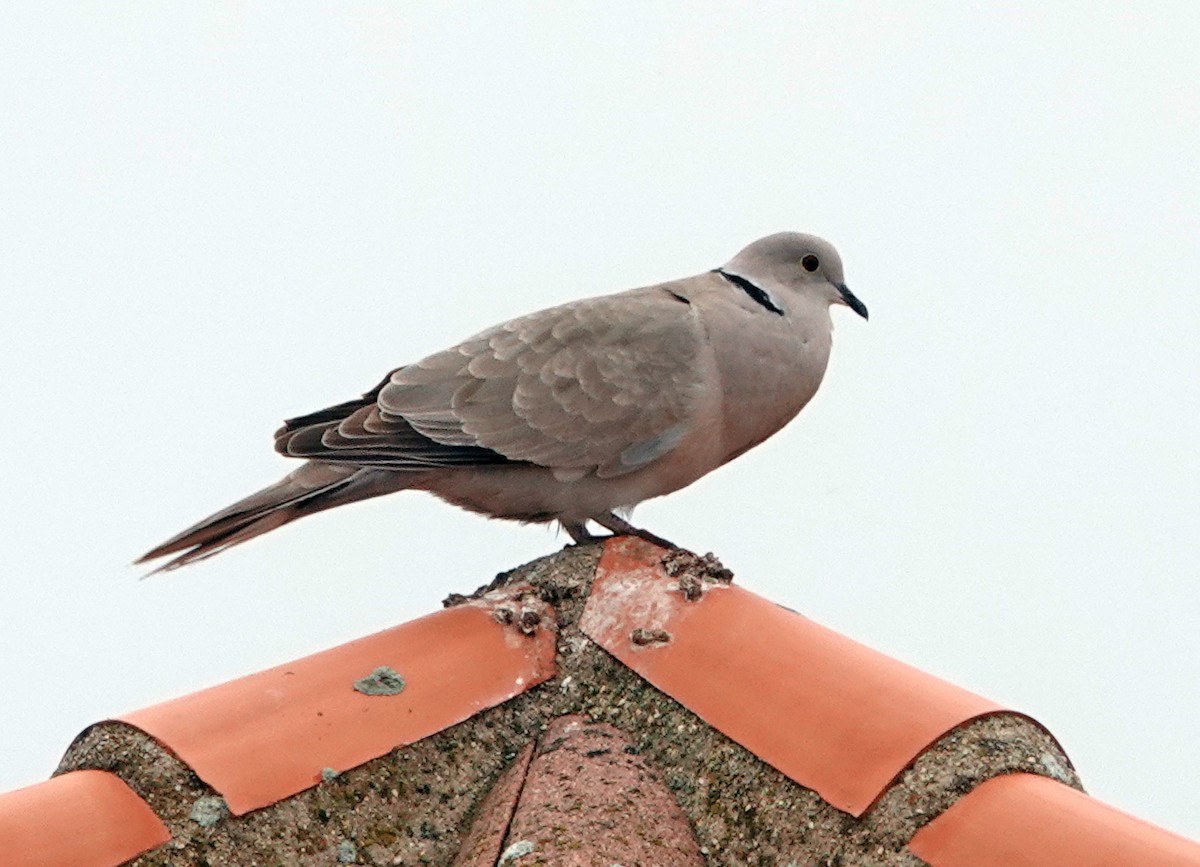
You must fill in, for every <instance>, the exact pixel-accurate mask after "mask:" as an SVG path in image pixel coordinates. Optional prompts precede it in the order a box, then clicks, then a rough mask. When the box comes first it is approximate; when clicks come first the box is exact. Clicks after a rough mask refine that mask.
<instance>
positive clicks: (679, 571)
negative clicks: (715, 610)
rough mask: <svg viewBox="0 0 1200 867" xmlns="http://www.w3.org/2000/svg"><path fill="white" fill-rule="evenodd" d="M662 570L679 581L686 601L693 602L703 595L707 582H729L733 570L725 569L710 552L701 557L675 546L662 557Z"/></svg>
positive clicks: (680, 589) (731, 578)
mask: <svg viewBox="0 0 1200 867" xmlns="http://www.w3.org/2000/svg"><path fill="white" fill-rule="evenodd" d="M661 562H662V567H663V571H664V572H666V573H667V575H668V576H669V577H671V578H675V579H677V580H678V582H679V591H680V592H681V593H682V594H683V598H684V599H686V600H687V601H688V602H695V601H697V600H698V599H699V598H700V597H701V596H703V595H704V590H705V585H707V584H729V583H731V582H732V581H733V572H731V571H730V570H728V569H726V568H725V566H724V565H723V564H722V563H721V561H720V560H718V559H717V558H716V556H715V555H714V554H712V553H711V552H710V553H708V554H705V555H704V556H703V557H701V556H699V555H697V554H693V553H692V552H691V551H685V550H683V549H682V548H675V549H674V550H671V551H668V552H667V553H666V554H664V555H663V557H662V561H661Z"/></svg>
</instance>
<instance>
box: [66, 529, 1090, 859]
mask: <svg viewBox="0 0 1200 867" xmlns="http://www.w3.org/2000/svg"><path fill="white" fill-rule="evenodd" d="M599 554H600V548H599V546H598V545H588V546H578V547H571V548H567V549H566V550H564V551H562V552H560V553H558V554H555V555H552V556H550V557H545V558H543V559H541V560H537V561H535V562H533V563H530V564H528V565H527V566H524V567H521V568H520V569H518V570H513V571H512V572H510V573H504V574H503V575H501V576H498V580H497V581H496V582H493V584H492V585H489V587H495V586H503V584H505V583H523V582H524V583H529V584H531V585H533V587H534V588H536V592H537V593H538V594H539V595H540V596H541V597H542V598H543V599H545V600H546V601H547V602H550V603H551V604H553V605H555V607H556V609H557V613H558V622H559V632H558V636H557V638H558V664H559V674H558V676H557V677H555V678H553V679H551V680H549V681H547V682H546V683H544V684H541V685H540V686H538V687H535V688H533V689H531V690H529V691H527V692H525V693H523V694H522V695H520V696H517V697H516V698H514V699H512V700H510V701H508V702H506V703H504V704H503V705H500V706H499V707H495V708H492V709H491V710H488V711H485V712H483V713H480V714H478V715H476V716H475V717H472V718H471V719H469V720H467V721H465V722H463V723H460V724H459V725H457V726H454V727H452V728H450V729H447V730H446V731H444V732H441V733H439V734H437V735H434V736H432V737H429V738H426V739H424V740H422V741H420V742H418V743H416V744H413V745H411V746H408V747H403V748H400V749H397V750H395V751H393V752H391V753H389V754H388V755H385V756H383V757H382V758H379V759H376V760H374V761H371V762H368V763H366V764H365V765H362V766H360V767H358V768H353V769H350V770H347V771H344V772H342V773H341V774H340V775H339V776H338V777H337V779H336V780H333V781H328V782H324V783H322V784H321V785H319V786H316V787H315V788H312V789H309V790H307V791H304V792H301V793H300V794H298V795H296V796H294V797H291V798H288V799H286V800H284V801H282V802H280V803H278V804H275V805H272V806H270V807H267V808H265V809H263V810H259V811H256V812H254V813H251V814H249V815H246V816H242V817H233V816H230V817H229V818H227V819H225V820H224V821H222V822H220V823H219V824H218V825H216V826H215V827H213V828H202V827H200V826H198V825H197V824H196V823H195V822H191V821H189V819H188V816H189V814H190V812H191V810H192V807H193V804H194V802H195V801H196V799H197V798H199V797H202V796H205V795H213V794H215V793H214V792H213V791H212V790H211V789H209V788H208V787H207V786H205V785H204V784H203V783H202V782H200V780H199V779H198V778H196V776H195V775H194V774H192V773H191V771H189V770H188V769H187V768H186V767H185V766H184V765H182V764H181V763H180V762H179V761H178V760H176V759H175V758H174V757H172V756H171V755H170V754H169V753H168V752H167V751H165V750H164V749H162V748H161V747H160V746H158V744H156V743H155V742H154V741H153V740H151V739H150V738H147V737H146V736H145V735H143V734H141V733H140V732H137V731H136V730H133V729H130V728H129V727H127V726H124V725H121V724H115V723H106V724H102V725H99V726H94V727H92V728H91V729H89V730H88V731H87V732H85V733H84V734H83V735H81V736H80V738H79V739H77V741H76V743H75V744H73V745H72V746H71V748H70V749H69V750H68V752H67V755H66V756H65V757H64V759H63V762H62V764H61V765H60V767H59V770H58V773H63V772H65V771H68V770H74V769H77V768H88V767H93V768H102V769H105V770H110V771H113V772H114V773H116V774H117V775H118V776H120V777H121V778H122V779H124V780H125V781H126V782H127V783H128V784H129V785H130V787H131V788H133V790H134V791H136V792H137V793H138V794H140V795H142V797H144V798H146V800H147V801H148V802H149V803H150V806H151V807H153V808H154V809H155V811H156V812H158V813H159V815H160V816H162V817H163V820H164V821H165V822H166V823H167V825H168V827H169V828H170V829H171V832H172V835H173V837H174V839H173V841H172V842H171V843H168V844H167V845H165V846H163V847H160V848H159V849H158V850H156V851H154V852H151V853H148V854H147V855H144V856H142V857H141V858H139V859H136V860H135V861H133V862H131V863H132V864H134V865H137V867H159V865H189V867H205V865H212V867H217V865H222V867H224V865H231V867H238V865H252V864H254V865H289V867H291V865H296V867H309V865H313V867H316V865H329V864H331V863H337V862H336V859H337V855H338V845H339V843H340V842H341V841H343V840H353V841H355V842H356V844H357V852H358V860H359V863H363V864H372V865H389V864H399V865H417V864H421V865H424V864H432V865H449V864H450V862H451V861H452V860H453V858H454V855H455V853H456V852H457V850H458V847H459V844H460V842H461V840H462V838H463V836H464V835H465V834H466V832H467V830H468V828H469V827H470V823H471V820H472V819H473V817H474V810H475V808H476V807H477V805H478V804H479V803H480V801H482V799H483V796H484V795H485V794H486V793H487V791H488V789H489V788H490V787H491V785H492V784H493V783H494V782H495V780H496V779H497V778H498V777H499V775H500V773H501V772H502V771H503V770H504V768H505V767H507V765H508V764H509V763H510V762H511V761H512V759H513V757H515V756H516V754H517V752H518V751H519V750H520V749H521V747H523V746H524V745H525V744H526V743H528V742H529V740H531V739H532V738H533V737H535V736H536V735H537V733H538V732H539V731H540V730H541V729H542V728H543V726H544V725H545V724H546V723H547V722H548V721H549V720H551V719H553V718H554V717H557V716H559V715H561V714H565V713H580V714H584V715H587V716H589V717H591V718H593V719H596V720H600V721H603V722H609V723H612V724H613V725H615V726H617V727H619V728H621V729H623V730H624V731H625V732H627V733H628V734H629V735H630V737H631V739H632V740H633V741H634V743H635V744H636V749H637V750H638V751H639V752H640V753H641V754H642V755H644V756H645V757H647V758H648V759H649V760H651V761H653V762H655V763H656V764H657V765H658V766H659V768H660V769H661V772H662V775H663V778H664V780H665V781H666V783H667V785H668V786H669V787H670V788H671V790H672V791H673V792H674V794H675V797H676V798H677V800H678V801H679V804H680V806H681V807H682V809H683V811H684V814H685V815H686V816H687V817H688V819H689V820H690V821H691V823H692V825H693V827H694V828H695V829H696V833H697V836H698V839H699V842H700V845H701V847H702V851H703V853H704V854H705V856H706V858H707V860H708V863H709V864H710V865H714V867H715V865H749V867H756V865H764V867H765V865H781V867H782V865H787V864H789V863H795V864H804V865H820V867H851V865H862V867H884V865H889V867H890V865H903V867H916V865H920V864H921V863H922V862H921V861H920V860H918V859H917V858H915V857H914V856H912V855H910V854H908V853H907V852H906V851H905V850H904V846H905V844H906V843H907V842H908V840H909V839H910V838H911V836H912V834H913V833H914V832H915V831H916V830H917V829H918V828H919V827H920V826H922V825H924V824H925V823H926V822H928V821H929V820H931V819H932V818H934V816H936V815H937V814H938V813H939V812H940V811H941V810H943V809H945V808H946V807H947V806H948V805H949V804H951V803H953V802H954V801H955V800H957V799H958V798H959V797H961V796H962V795H963V794H965V793H966V792H968V791H970V790H971V789H972V788H974V787H975V786H976V785H978V784H979V783H980V782H983V781H984V780H986V779H989V778H991V777H993V776H997V775H999V774H1003V773H1009V772H1012V771H1027V772H1030V773H1037V774H1042V775H1046V774H1047V773H1048V772H1049V769H1054V770H1055V771H1056V772H1057V776H1058V778H1059V779H1063V781H1064V782H1067V783H1068V784H1069V785H1072V786H1075V787H1078V786H1079V781H1078V778H1077V777H1076V776H1075V774H1074V771H1073V770H1072V769H1071V765H1070V762H1069V761H1068V760H1067V758H1066V756H1065V755H1063V754H1062V752H1061V751H1060V750H1059V748H1058V745H1057V744H1056V743H1055V742H1054V740H1053V738H1051V737H1050V736H1049V735H1047V734H1046V733H1045V732H1044V731H1042V730H1041V729H1040V728H1039V727H1038V726H1036V725H1035V724H1033V723H1032V722H1030V721H1029V720H1027V719H1026V718H1024V717H1020V716H1017V715H1012V714H1002V715H997V716H994V717H989V718H986V719H983V720H979V721H977V722H974V723H971V724H968V725H966V726H963V727H962V728H960V729H957V730H955V731H954V732H951V733H950V734H949V735H947V736H946V737H944V738H942V740H941V741H939V742H938V743H937V744H935V745H934V747H933V748H932V749H930V750H929V751H927V752H926V753H925V754H923V755H922V756H921V757H920V758H919V759H918V760H917V761H916V762H915V763H914V765H913V766H912V767H911V768H909V769H908V770H906V771H905V772H904V773H903V774H902V775H901V776H900V778H899V780H898V781H897V782H896V784H895V785H894V786H893V787H892V788H891V789H889V790H888V792H886V793H885V794H884V795H883V797H882V798H881V799H880V800H879V802H878V803H877V804H875V805H874V806H873V807H872V808H871V809H870V810H869V811H868V812H867V813H866V814H865V815H864V816H863V817H862V819H854V818H853V817H851V816H849V815H847V814H845V813H842V812H840V811H838V810H836V809H834V808H833V807H831V806H829V805H828V804H826V803H825V802H824V801H822V800H821V799H820V798H819V797H818V796H817V795H816V793H814V792H812V791H810V790H808V789H805V788H803V787H801V786H799V785H797V784H795V783H793V782H792V781H791V780H790V779H788V778H787V777H785V776H783V775H782V774H780V773H779V772H778V771H776V770H775V769H774V768H771V767H770V766H768V765H766V764H764V763H763V762H761V761H759V760H758V759H757V758H756V757H755V756H754V755H752V754H751V753H750V752H748V751H747V750H746V749H744V748H743V747H741V746H739V745H738V744H736V743H734V742H733V741H731V740H729V739H728V738H726V737H725V736H724V735H722V734H720V733H719V732H717V731H715V730H713V729H711V728H709V727H708V726H707V725H705V724H704V723H703V722H702V721H701V720H700V719H699V718H698V717H696V716H695V715H694V714H692V713H691V712H690V711H688V710H686V709H685V708H683V707H682V706H681V705H679V704H678V703H677V702H675V701H674V700H672V699H671V698H669V697H668V696H666V695H664V694H663V693H661V692H659V691H658V690H656V689H654V688H653V687H651V686H650V685H649V684H647V683H646V682H645V681H644V680H642V679H641V678H640V677H638V676H637V675H636V674H634V673H633V672H632V671H631V670H630V669H628V668H626V667H625V666H623V665H621V664H620V663H618V662H617V661H616V660H615V659H614V658H613V657H611V656H609V655H608V654H607V653H606V652H604V651H603V650H601V649H600V648H598V647H597V646H596V645H595V644H594V643H593V642H592V641H590V640H589V639H588V638H587V637H586V636H584V635H583V634H582V633H580V632H579V630H578V628H577V626H576V624H577V623H578V620H579V616H580V614H581V612H582V609H583V603H584V601H585V599H586V594H587V592H588V589H589V587H590V584H591V579H592V577H593V575H594V572H595V566H596V563H597V561H598V558H599ZM677 566H678V564H675V565H674V568H677ZM704 578H705V579H706V580H711V578H712V576H711V575H705V576H704ZM481 589H485V588H481ZM465 598H467V597H462V596H457V597H452V598H451V599H450V600H448V603H450V604H455V603H457V602H461V601H462V600H463V599H465ZM530 857H532V858H533V859H534V860H532V861H530V863H536V855H534V856H530ZM526 860H529V858H523V859H521V863H524V862H525V861H526Z"/></svg>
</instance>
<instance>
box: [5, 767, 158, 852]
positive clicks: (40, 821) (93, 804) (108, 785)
mask: <svg viewBox="0 0 1200 867" xmlns="http://www.w3.org/2000/svg"><path fill="white" fill-rule="evenodd" d="M170 839H171V835H170V833H169V832H168V831H167V827H166V825H164V824H163V823H162V821H161V820H160V819H159V818H158V816H156V815H155V814H154V811H153V810H151V809H150V808H149V807H148V806H146V803H145V801H143V800H142V799H141V798H139V797H138V796H137V795H135V794H134V793H133V791H132V790H131V789H130V788H129V787H128V786H127V785H125V784H124V783H123V782H121V780H120V779H119V778H118V777H116V776H114V775H112V774H109V773H106V772H104V771H74V772H72V773H69V774H63V775H62V776H60V777H55V778H54V779H51V780H47V781H46V782H44V783H38V784H37V785H34V786H29V787H28V788H24V789H17V790H16V791H13V792H6V793H3V794H0V859H2V861H3V863H4V865H5V867H116V865H118V864H124V863H125V862H126V861H128V860H129V859H131V858H134V857H136V856H138V855H140V854H141V853H143V852H146V851H148V850H150V849H153V848H154V847H156V846H160V845H162V844H163V843H166V842H167V841H168V840H170Z"/></svg>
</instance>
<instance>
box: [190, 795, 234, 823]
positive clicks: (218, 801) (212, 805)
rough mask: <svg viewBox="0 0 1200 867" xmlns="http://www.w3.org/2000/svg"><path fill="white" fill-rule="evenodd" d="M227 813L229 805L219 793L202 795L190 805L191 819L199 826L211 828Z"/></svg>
mask: <svg viewBox="0 0 1200 867" xmlns="http://www.w3.org/2000/svg"><path fill="white" fill-rule="evenodd" d="M228 815H229V805H228V804H226V803H225V799H224V798H222V797H221V796H220V795H204V796H203V797H200V798H197V799H196V803H194V804H193V805H192V812H191V820H192V821H193V822H195V823H196V824H197V825H199V826H200V827H201V828H211V827H212V826H213V825H215V824H217V823H218V822H220V821H221V820H222V819H224V818H225V817H226V816H228Z"/></svg>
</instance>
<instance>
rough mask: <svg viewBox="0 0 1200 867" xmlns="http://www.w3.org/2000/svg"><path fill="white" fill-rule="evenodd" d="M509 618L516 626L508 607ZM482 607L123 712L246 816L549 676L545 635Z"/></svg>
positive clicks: (550, 657)
mask: <svg viewBox="0 0 1200 867" xmlns="http://www.w3.org/2000/svg"><path fill="white" fill-rule="evenodd" d="M506 610H507V611H508V618H509V619H510V620H511V617H512V612H511V609H506ZM496 615H497V611H496V610H493V609H492V608H491V607H490V606H489V604H488V603H487V602H479V603H476V604H473V605H464V606H460V607H457V608H451V609H448V610H445V611H439V612H437V613H435V614H430V615H428V616H426V617H422V618H419V619H417V620H413V621H410V622H408V623H405V624H403V625H401V626H397V627H394V628H392V629H387V630H384V631H383V632H379V633H376V634H375V635H370V636H367V637H366V638H361V639H358V640H357V641H352V642H350V643H348V644H343V645H341V646H340V647H335V648H332V649H330V650H326V651H324V652H321V653H317V654H314V655H312V656H308V657H304V658H303V659H298V660H296V661H295V662H289V663H287V664H285V665H280V666H277V667H275V668H271V669H267V670H266V671H261V672H259V673H257V674H252V675H249V676H248V677H243V678H239V679H238V680H233V681H230V682H229V683H225V684H221V685H220V686H215V687H211V688H209V689H206V690H202V691H200V692H197V693H193V694H191V695H187V696H184V697H182V698H178V699H174V700H172V701H168V702H165V703H163V704H159V705H155V706H153V707H149V708H146V709H144V710H139V711H134V712H133V713H130V714H126V715H125V716H122V717H120V720H121V721H122V722H126V723H128V724H130V725H133V726H136V727H137V728H139V729H141V730H142V731H144V732H146V733H147V734H149V735H150V736H152V737H154V738H155V739H157V740H158V741H160V742H161V743H163V744H164V745H165V746H166V747H167V748H169V749H170V750H171V751H172V752H174V753H175V754H176V755H178V756H179V757H180V758H181V759H182V760H183V761H184V762H186V763H187V764H188V765H190V766H191V768H192V769H193V770H194V771H195V772H196V773H197V774H198V775H199V776H200V778H201V779H202V780H204V781H205V782H206V783H208V784H209V785H210V786H212V787H213V788H214V789H216V790H217V791H218V792H220V794H221V795H222V796H223V797H224V798H225V800H226V802H227V803H228V805H229V809H230V811H231V812H232V813H234V814H235V815H241V814H243V813H246V812H249V811H250V810H255V809H258V808H260V807H265V806H266V805H268V804H271V803H274V802H275V801H278V800H280V799H281V798H285V797H288V796H289V795H294V794H295V793H297V792H300V791H303V790H304V789H307V788H309V787H310V786H313V785H315V784H316V783H318V782H319V781H320V780H321V777H322V772H323V771H324V770H325V769H331V770H333V771H343V770H346V769H347V768H353V767H356V766H358V765H360V764H362V763H364V762H366V761H369V760H370V759H374V758H377V757H379V756H381V755H383V754H385V753H387V752H388V751H390V750H392V749H394V748H395V747H397V746H401V745H404V744H409V743H412V742H413V741H417V740H420V739H421V738H424V737H427V736H429V735H431V734H434V733H435V732H439V731H441V730H442V729H444V728H447V727H449V726H452V725H454V724H455V723H458V722H461V721H462V720H464V719H466V718H468V717H470V716H472V715H473V714H475V713H477V712H479V711H481V710H483V709H485V708H488V707H492V706H494V705H497V704H500V703H501V702H504V701H507V700H508V699H510V698H512V697H513V696H515V695H518V694H520V693H522V692H524V691H525V690H527V689H529V688H530V687H532V686H534V685H535V684H538V683H541V682H542V681H544V680H546V679H547V678H548V677H551V676H552V675H553V674H554V671H555V664H554V635H553V633H552V632H551V631H550V630H548V629H532V628H529V624H528V623H526V628H527V629H528V631H529V632H531V633H532V634H524V633H523V632H522V631H521V629H520V627H519V625H518V624H516V623H511V624H509V625H502V623H501V622H498V621H499V619H500V618H498V617H497V616H496Z"/></svg>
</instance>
